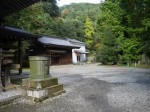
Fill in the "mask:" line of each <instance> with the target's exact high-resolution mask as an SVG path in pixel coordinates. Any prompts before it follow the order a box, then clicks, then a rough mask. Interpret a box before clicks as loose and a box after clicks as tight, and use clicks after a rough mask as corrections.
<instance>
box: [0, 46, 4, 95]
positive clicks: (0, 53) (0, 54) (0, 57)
mask: <svg viewBox="0 0 150 112" xmlns="http://www.w3.org/2000/svg"><path fill="white" fill-rule="evenodd" d="M1 66H2V48H0V92H1V91H4V87H3V85H2V79H1V74H2V71H1Z"/></svg>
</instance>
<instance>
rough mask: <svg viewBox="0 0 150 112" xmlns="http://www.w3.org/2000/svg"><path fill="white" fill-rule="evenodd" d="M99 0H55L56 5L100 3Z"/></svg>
mask: <svg viewBox="0 0 150 112" xmlns="http://www.w3.org/2000/svg"><path fill="white" fill-rule="evenodd" d="M100 1H101V0H57V5H58V6H62V5H68V4H70V3H83V2H84V3H100Z"/></svg>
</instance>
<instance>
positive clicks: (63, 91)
mask: <svg viewBox="0 0 150 112" xmlns="http://www.w3.org/2000/svg"><path fill="white" fill-rule="evenodd" d="M62 93H66V91H65V90H61V91H58V92H55V93H53V94H52V97H55V96H58V95H61V94H62Z"/></svg>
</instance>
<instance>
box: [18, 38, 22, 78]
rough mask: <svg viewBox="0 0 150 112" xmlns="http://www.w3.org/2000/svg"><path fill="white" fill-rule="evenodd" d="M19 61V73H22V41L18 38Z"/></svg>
mask: <svg viewBox="0 0 150 112" xmlns="http://www.w3.org/2000/svg"><path fill="white" fill-rule="evenodd" d="M18 62H19V64H20V68H19V74H20V75H21V74H22V41H21V39H18Z"/></svg>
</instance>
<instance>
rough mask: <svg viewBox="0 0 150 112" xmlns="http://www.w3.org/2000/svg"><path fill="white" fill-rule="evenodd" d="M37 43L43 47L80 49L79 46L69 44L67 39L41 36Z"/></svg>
mask: <svg viewBox="0 0 150 112" xmlns="http://www.w3.org/2000/svg"><path fill="white" fill-rule="evenodd" d="M38 41H39V42H40V43H42V44H44V45H49V46H65V47H73V48H80V47H79V46H76V45H73V44H71V43H70V42H69V41H68V40H67V39H60V38H53V37H50V36H43V37H42V38H39V39H38Z"/></svg>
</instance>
